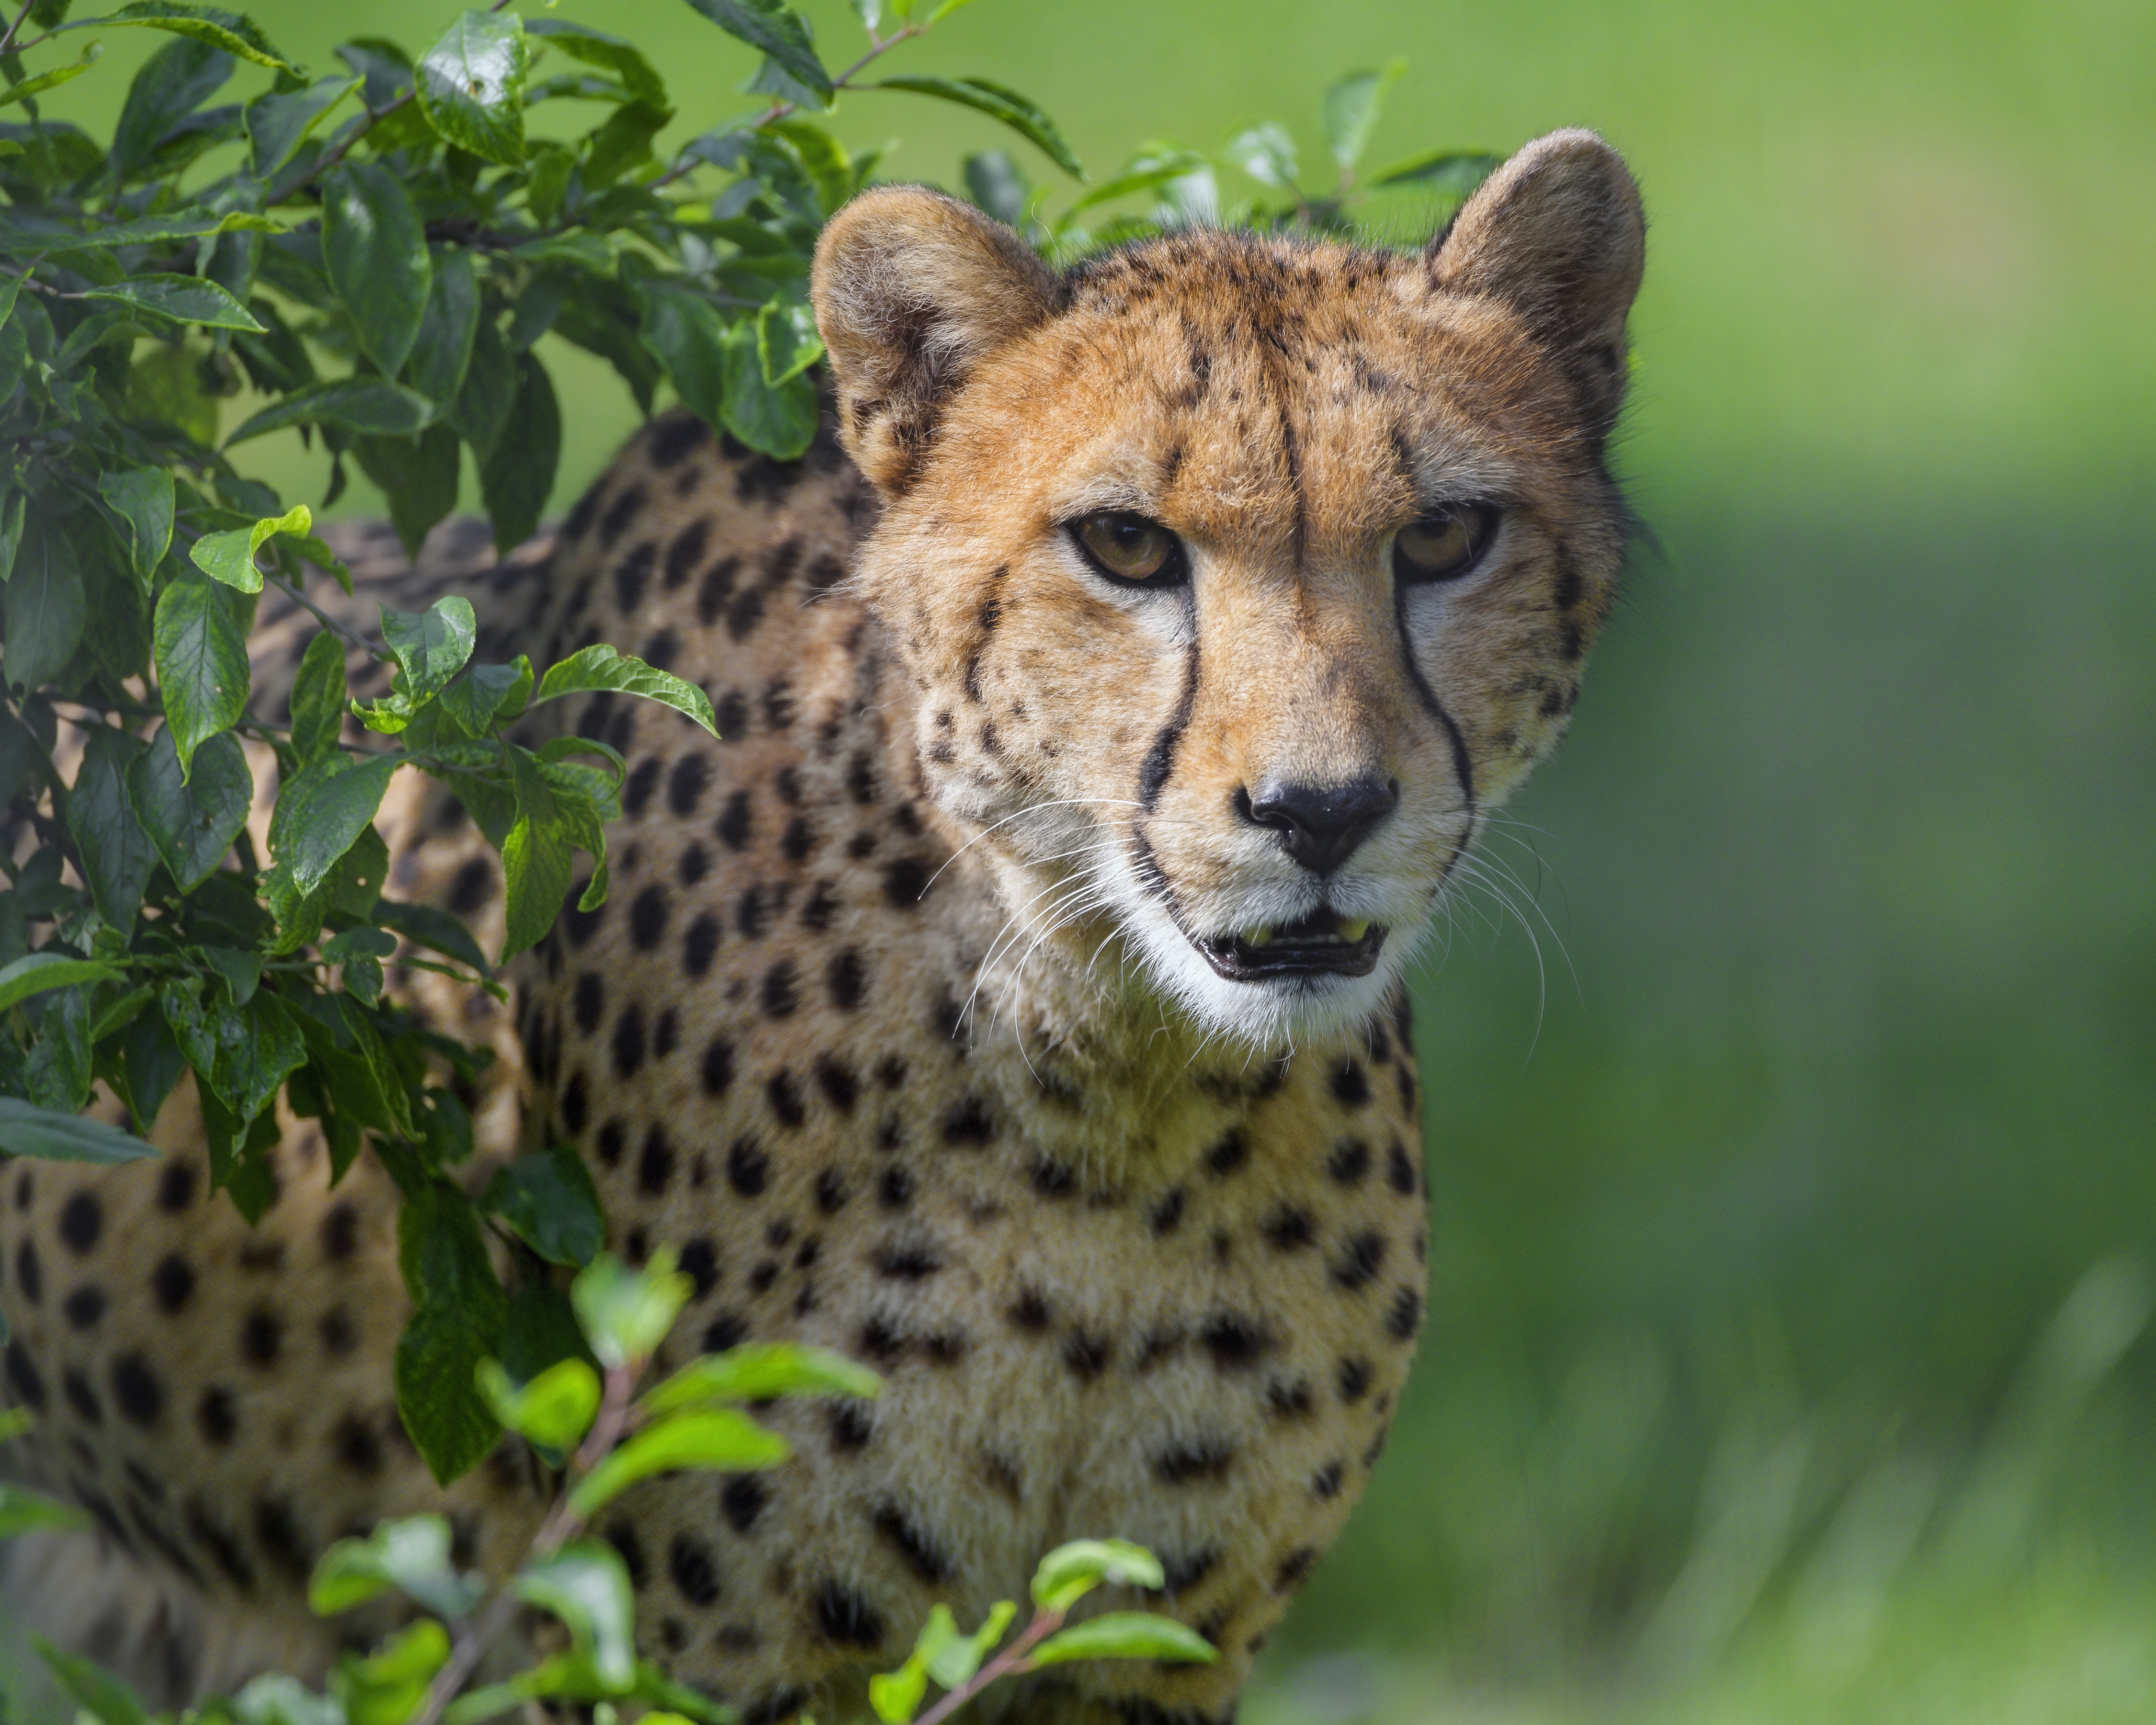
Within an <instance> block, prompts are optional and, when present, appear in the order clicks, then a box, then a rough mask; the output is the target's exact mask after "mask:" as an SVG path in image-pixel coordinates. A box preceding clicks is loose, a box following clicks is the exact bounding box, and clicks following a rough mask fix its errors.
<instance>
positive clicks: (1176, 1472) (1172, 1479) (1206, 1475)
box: [1152, 1438, 1235, 1486]
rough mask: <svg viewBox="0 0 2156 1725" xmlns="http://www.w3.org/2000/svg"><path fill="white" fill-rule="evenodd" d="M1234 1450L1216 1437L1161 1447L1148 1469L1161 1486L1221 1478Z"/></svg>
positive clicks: (1225, 1472) (1182, 1484)
mask: <svg viewBox="0 0 2156 1725" xmlns="http://www.w3.org/2000/svg"><path fill="white" fill-rule="evenodd" d="M1234 1465H1235V1451H1234V1450H1231V1449H1229V1447H1228V1446H1227V1445H1225V1444H1224V1443H1222V1442H1221V1441H1220V1440H1218V1439H1217V1438H1215V1439H1208V1440H1204V1441H1201V1442H1199V1443H1195V1444H1185V1445H1178V1447H1176V1448H1174V1449H1173V1450H1163V1451H1162V1452H1161V1453H1160V1454H1159V1455H1156V1456H1155V1457H1153V1463H1152V1471H1153V1473H1154V1475H1155V1476H1157V1477H1158V1479H1159V1481H1161V1483H1162V1484H1163V1485H1166V1486H1187V1485H1188V1484H1190V1483H1191V1481H1193V1480H1224V1479H1225V1478H1227V1476H1228V1470H1229V1468H1230V1467H1231V1466H1234Z"/></svg>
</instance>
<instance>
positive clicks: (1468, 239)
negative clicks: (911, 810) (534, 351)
mask: <svg viewBox="0 0 2156 1725" xmlns="http://www.w3.org/2000/svg"><path fill="white" fill-rule="evenodd" d="M1641 238H1642V226H1641V221H1640V210H1639V203H1638V198H1637V195H1636V193H1635V191H1634V189H1633V187H1632V183H1631V181H1630V177H1629V176H1628V175H1627V174H1626V172H1625V169H1624V167H1623V165H1622V164H1621V162H1619V160H1618V159H1617V157H1615V155H1614V152H1612V151H1610V150H1609V147H1608V146H1606V145H1604V144H1603V143H1602V142H1601V141H1600V140H1599V139H1597V138H1595V137H1594V136H1592V135H1591V134H1588V133H1584V132H1570V133H1558V134H1556V135H1554V136H1551V137H1548V138H1545V139H1543V140H1542V141H1539V142H1538V143H1537V144H1534V145H1532V146H1529V147H1528V148H1527V149H1526V150H1525V151H1522V152H1521V154H1520V155H1519V156H1517V157H1515V158H1514V159H1513V160H1512V162H1510V163H1508V164H1507V167H1505V168H1503V169H1502V170H1501V171H1500V172H1498V173H1497V174H1496V176H1494V177H1492V178H1491V181H1490V182H1488V183H1487V184H1486V185H1485V187H1483V188H1482V190H1481V192H1479V193H1477V194H1476V197H1475V198H1473V199H1472V200H1471V202H1470V203H1469V204H1468V206H1467V207H1466V209H1465V210H1464V211H1463V212H1462V213H1461V214H1460V218H1459V220H1458V221H1457V222H1455V224H1454V225H1453V228H1451V230H1450V234H1448V235H1447V236H1445V237H1444V238H1442V239H1440V241H1439V242H1438V243H1437V244H1435V245H1434V246H1433V247H1432V248H1431V249H1430V250H1428V251H1426V252H1424V253H1423V254H1419V255H1400V254H1384V253H1378V252H1371V251H1363V250H1356V249H1349V248H1346V247H1341V246H1334V245H1320V244H1306V243H1301V242H1295V241H1290V240H1286V239H1272V238H1265V237H1259V236H1251V235H1235V234H1220V233H1214V232H1202V231H1192V232H1188V233H1184V234H1177V235H1173V236H1170V237H1168V238H1165V239H1158V240H1154V241H1151V242H1147V243H1146V244H1141V245H1138V246H1135V247H1133V248H1132V249H1128V250H1125V251H1122V252H1118V253H1113V254H1109V255H1107V256H1106V257H1105V258H1102V259H1098V260H1096V261H1093V262H1091V263H1089V264H1085V265H1083V266H1081V267H1080V268H1079V269H1078V270H1075V271H1074V272H1073V273H1072V274H1070V275H1068V276H1067V277H1065V278H1064V279H1062V280H1055V279H1053V278H1051V277H1050V275H1048V274H1047V273H1046V272H1045V270H1043V269H1042V268H1041V266H1040V265H1039V264H1038V263H1037V262H1035V261H1034V259H1033V257H1032V255H1031V254H1030V253H1029V252H1028V251H1027V250H1026V249H1024V246H1023V245H1022V244H1020V243H1019V240H1018V239H1016V237H1015V236H1014V235H1013V234H1009V232H1008V231H1007V230H1004V229H1002V228H998V227H997V226H996V225H995V224H993V223H990V222H988V220H987V219H986V218H983V217H981V216H979V215H978V214H977V213H974V212H973V211H972V210H971V209H970V208H968V207H966V206H964V205H962V204H959V203H955V202H953V201H952V200H950V199H947V198H942V197H939V196H937V195H936V194H933V193H927V192H924V191H920V190H916V189H911V188H888V189H884V190H880V191H877V192H875V193H870V194H867V195H865V196H864V197H863V198H860V199H857V200H856V201H855V203H853V204H852V205H850V206H849V208H847V209H846V210H844V212H842V213H840V215H839V217H838V218H836V219H835V220H834V222H833V223H832V224H831V226H830V227H829V229H828V230H827V231H826V234H825V236H824V241H823V244H822V245H821V247H820V248H819V253H818V258H817V264H816V277H815V284H814V291H815V299H816V307H817V314H818V317H819V321H820V323H821V325H822V327H823V331H824V339H825V341H826V342H827V344H828V345H829V352H830V356H831V363H832V368H833V372H834V376H835V377H836V380H837V382H838V386H839V403H840V413H841V425H842V431H843V434H844V437H845V438H846V439H847V444H848V448H849V449H850V452H851V453H852V454H853V455H854V457H855V459H856V461H858V462H859V463H860V465H861V466H862V468H863V469H864V470H865V471H866V472H867V474H868V475H869V476H870V479H872V480H874V481H875V484H876V485H877V486H878V488H879V489H880V491H881V492H882V493H883V495H884V498H885V511H884V513H883V516H882V517H881V520H880V523H879V525H878V526H877V528H876V530H875V532H874V533H873V534H872V535H871V536H870V539H869V541H868V542H867V543H866V544H865V546H864V547H863V550H862V552H861V556H860V564H859V570H858V574H857V578H856V579H857V585H858V587H859V589H860V591H861V593H863V594H864V596H865V598H866V599H867V600H868V602H869V603H870V605H871V607H872V608H875V610H876V612H877V613H878V614H879V615H880V617H881V618H882V619H883V620H884V622H885V624H886V625H887V627H888V628H889V629H890V632H891V635H892V636H893V638H894V639H895V640H896V643H897V647H898V650H899V652H900V654H901V657H902V658H903V660H904V661H905V665H906V670H907V673H908V675H909V676H910V678H911V683H912V685H913V689H914V692H915V696H916V731H917V735H916V740H917V743H918V747H919V751H920V756H921V763H922V768H923V772H924V775H925V778H926V780H927V784H928V786H929V788H930V790H931V793H932V795H933V796H934V798H936V800H937V803H938V804H939V805H940V806H941V807H942V809H944V810H945V811H946V812H947V814H949V815H951V816H952V817H953V818H954V819H955V820H956V821H957V823H958V824H960V825H961V826H962V828H964V829H967V830H968V834H969V837H970V839H971V840H972V844H973V848H975V849H976V850H978V851H979V853H980V854H982V855H984V856H985V857H986V858H987V859H988V860H989V862H990V863H991V865H993V867H994V869H995V870H997V873H998V880H999V885H1000V886H1001V889H1002V891H1003V894H1004V901H1005V908H1006V909H1007V910H1008V911H1009V914H1010V923H1009V927H1008V929H1007V931H1006V941H1007V942H1008V943H1009V945H1010V947H1011V948H1012V950H1013V951H1014V952H1019V951H1030V950H1033V949H1034V948H1035V947H1039V946H1040V945H1042V944H1043V943H1046V944H1047V945H1048V946H1049V947H1050V949H1051V950H1060V951H1065V952H1075V953H1077V954H1078V955H1079V956H1080V957H1082V958H1085V959H1086V960H1087V961H1088V963H1090V965H1091V969H1092V971H1093V972H1094V973H1096V974H1099V975H1101V976H1102V977H1103V978H1104V979H1105V980H1104V986H1111V987H1112V986H1119V985H1122V984H1124V983H1129V985H1132V986H1136V987H1139V988H1146V989H1150V990H1152V991H1153V992H1154V993H1158V994H1162V995H1164V996H1166V997H1168V998H1170V999H1173V1000H1175V1001H1177V1002H1179V1003H1180V1004H1181V1005H1182V1006H1183V1008H1184V1009H1186V1010H1187V1012H1188V1014H1189V1015H1190V1016H1191V1018H1192V1019H1194V1020H1195V1021H1196V1023H1197V1024H1199V1026H1200V1027H1202V1028H1203V1029H1205V1030H1207V1031H1209V1032H1214V1033H1219V1034H1229V1035H1232V1036H1235V1037H1236V1038H1238V1039H1240V1040H1245V1041H1246V1042H1248V1043H1249V1044H1250V1045H1253V1046H1256V1047H1264V1048H1278V1047H1280V1046H1281V1045H1284V1044H1287V1043H1291V1042H1295V1041H1298V1040H1306V1039H1310V1038H1313V1037H1323V1036H1328V1035H1331V1034H1337V1033H1338V1032H1339V1031H1341V1030H1342V1029H1347V1028H1348V1027H1350V1026H1352V1025H1353V1024H1358V1023H1360V1022H1361V1021H1362V1020H1363V1019H1365V1018H1367V1017H1368V1015H1370V1014H1373V1013H1374V1012H1375V1011H1377V1010H1378V1009H1379V1008H1380V1007H1381V1005H1382V1004H1383V1003H1384V1002H1385V1001H1386V1000H1387V999H1389V997H1390V995H1391V993H1392V992H1393V988H1394V983H1395V981H1396V979H1397V978H1399V973H1400V972H1401V970H1402V968H1403V967H1404V966H1405V965H1406V964H1407V963H1409V960H1410V959H1411V957H1412V956H1413V954H1414V951H1415V949H1416V947H1418V945H1419V943H1420V942H1421V941H1422V940H1423V939H1424V937H1426V935H1427V933H1428V932H1429V930H1430V927H1431V922H1432V918H1433V914H1434V912H1435V911H1436V910H1437V908H1438V906H1439V905H1440V901H1441V899H1442V897H1443V896H1444V894H1445V891H1447V889H1448V886H1450V885H1451V884H1453V883H1454V882H1455V881H1456V880H1458V878H1459V877H1460V872H1461V870H1462V860H1463V858H1464V857H1466V855H1467V853H1468V852H1469V850H1470V849H1471V846H1472V845H1473V843H1474V841H1475V839H1476V836H1477V834H1478V833H1479V832H1480V831H1481V825H1482V824H1483V822H1484V821H1485V820H1486V818H1487V817H1488V815H1489V814H1490V812H1491V810H1492V809H1495V808H1496V806H1498V805H1499V804H1500V803H1501V802H1502V801H1503V800H1504V799H1505V798H1506V797H1507V795H1509V794H1510V793H1511V792H1512V789H1513V788H1515V787H1516V786H1517V784H1518V783H1520V782H1521V780H1522V778H1523V777H1524V776H1525V774H1526V773H1527V770H1528V769H1529V768H1530V767H1531V766H1532V764H1533V762H1535V760H1537V758H1538V757H1540V756H1541V755H1542V754H1543V753H1544V752H1547V751H1548V749H1549V747H1551V746H1552V745H1553V743H1554V742H1556V740H1557V738H1558V735H1559V733H1560V732H1562V730H1563V726H1564V723H1565V721H1566V718H1567V716H1568V714H1569V713H1570V711H1571V709H1572V705H1573V699H1574V696H1575V694H1576V691H1577V689H1578V679H1579V675H1580V670H1581V667H1582V662H1583V660H1584V655H1585V653H1586V650H1587V648H1588V646H1589V644H1590V643H1591V641H1592V639H1593V638H1594V634H1595V632H1596V630H1597V629H1598V627H1599V624H1600V623H1601V621H1602V619H1603V618H1604V615H1605V614H1606V613H1607V610H1608V608H1609V602H1610V597H1611V593H1612V589H1613V587H1614V582H1615V579H1616V576H1617V572H1618V567H1619V564H1620V562H1621V559H1622V556H1623V551H1624V543H1625V513H1624V510H1623V506H1622V503H1621V500H1620V497H1619V495H1618V494H1617V491H1616V489H1615V486H1614V484H1613V482H1612V481H1611V480H1610V478H1609V474H1608V471H1607V470H1606V468H1605V467H1604V462H1603V449H1604V442H1605V440H1606V437H1607V434H1608V432H1609V428H1610V425H1611V424H1612V422H1613V421H1614V418H1615V415H1616V413H1617V410H1618V408H1619V406H1620V400H1621V394H1622V388H1623V376H1624V366H1623V358H1622V355H1623V341H1624V326H1625V316H1626V312H1627V311H1628V309H1629V307H1630V302H1631V300H1632V296H1633V294H1634V292H1635V290H1636V288H1637V285H1638V282H1639V277H1640V262H1641ZM1111 948H1115V949H1116V951H1115V952H1114V956H1113V957H1110V956H1109V954H1110V951H1111ZM1133 961H1134V962H1133Z"/></svg>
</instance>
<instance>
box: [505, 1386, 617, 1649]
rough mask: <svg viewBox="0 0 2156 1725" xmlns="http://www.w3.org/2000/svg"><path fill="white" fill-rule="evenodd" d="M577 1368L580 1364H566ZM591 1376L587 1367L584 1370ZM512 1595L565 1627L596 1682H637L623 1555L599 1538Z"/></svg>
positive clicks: (525, 1572)
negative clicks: (548, 1614)
mask: <svg viewBox="0 0 2156 1725" xmlns="http://www.w3.org/2000/svg"><path fill="white" fill-rule="evenodd" d="M568 1363H569V1364H572V1365H578V1364H581V1363H582V1362H580V1361H574V1360H572V1361H570V1362H568ZM585 1373H586V1375H587V1376H589V1375H590V1369H589V1368H588V1367H587V1368H585ZM509 1585H510V1591H511V1592H512V1593H514V1594H516V1597H517V1598H518V1599H522V1600H524V1601H525V1602H526V1604H532V1605H536V1606H539V1607H540V1608H541V1609H543V1610H547V1611H551V1612H552V1613H553V1614H554V1615H556V1616H557V1617H558V1618H560V1619H561V1620H562V1622H563V1623H565V1624H566V1625H568V1629H569V1634H570V1637H571V1639H572V1641H573V1642H574V1643H575V1645H576V1647H577V1651H580V1652H583V1653H584V1654H585V1655H586V1656H588V1657H589V1659H590V1660H591V1661H592V1668H593V1671H594V1673H595V1674H596V1675H597V1676H598V1680H599V1681H600V1682H601V1683H602V1684H603V1685H604V1686H606V1687H608V1689H611V1690H614V1691H622V1690H626V1689H628V1688H629V1686H630V1685H631V1684H633V1683H634V1681H636V1644H635V1628H634V1626H635V1619H636V1596H635V1592H634V1589H632V1588H631V1587H630V1586H629V1571H628V1568H626V1567H625V1566H624V1564H623V1563H622V1560H621V1553H619V1552H618V1551H616V1550H615V1549H614V1548H613V1547H612V1546H611V1545H608V1543H606V1542H605V1541H603V1540H599V1539H575V1540H572V1541H570V1542H569V1543H568V1544H567V1545H565V1546H563V1547H562V1548H561V1550H559V1551H558V1552H557V1553H554V1555H553V1556H552V1557H551V1558H547V1559H546V1560H545V1561H544V1562H542V1563H534V1564H531V1565H530V1566H529V1567H527V1568H524V1569H522V1570H521V1571H519V1572H518V1574H517V1575H516V1579H514V1580H512V1581H511V1583H510V1584H509Z"/></svg>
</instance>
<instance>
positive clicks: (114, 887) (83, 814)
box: [67, 725, 157, 940]
mask: <svg viewBox="0 0 2156 1725" xmlns="http://www.w3.org/2000/svg"><path fill="white" fill-rule="evenodd" d="M141 752H142V745H141V743H139V742H136V740H135V739H134V738H133V737H130V736H128V735H127V734H126V732H123V731H115V730H113V729H112V728H111V727H110V726H106V725H100V726H95V728H94V729H92V731H91V732H90V738H89V741H88V742H86V743H85V745H84V747H83V752H82V766H81V768H80V769H79V770H78V771H77V773H76V774H75V781H74V789H72V790H70V791H69V793H68V799H67V818H68V829H69V832H71V833H72V834H74V843H75V850H77V852H78V853H79V854H80V856H81V859H82V871H83V873H84V875H85V876H87V877H88V880H89V883H90V896H91V897H92V898H93V899H94V900H95V901H96V904H97V913H98V915H99V916H102V917H104V918H105V921H106V922H109V923H110V924H111V925H112V927H114V928H115V929H117V930H118V931H119V932H120V937H121V939H122V940H126V939H128V938H130V937H131V936H132V935H133V933H134V932H135V917H136V912H137V911H140V910H141V907H142V891H143V889H144V888H145V887H146V886H148V885H149V884H150V871H151V870H152V869H154V868H155V867H157V847H156V846H155V845H151V842H150V835H149V834H147V833H146V832H144V831H143V830H142V824H141V821H139V820H137V819H136V818H135V810H134V808H133V806H132V805H131V803H129V802H128V800H127V773H128V769H129V768H131V766H133V765H134V762H135V758H136V756H138V755H140V754H141Z"/></svg>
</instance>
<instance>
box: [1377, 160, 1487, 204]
mask: <svg viewBox="0 0 2156 1725" xmlns="http://www.w3.org/2000/svg"><path fill="white" fill-rule="evenodd" d="M1503 163H1504V157H1501V156H1492V155H1491V154H1489V153H1488V152H1487V151H1477V150H1432V151H1429V152H1427V153H1426V154H1424V155H1421V156H1412V157H1409V158H1408V159H1407V160H1406V161H1405V162H1394V164H1393V165H1392V166H1391V167H1387V168H1380V169H1379V170H1378V172H1376V173H1373V174H1372V175H1371V176H1370V177H1369V180H1368V182H1367V183H1368V186H1369V187H1370V189H1371V190H1372V191H1373V192H1375V191H1378V190H1379V189H1381V188H1383V187H1391V186H1414V187H1419V188H1420V189H1422V190H1424V191H1428V192H1435V193H1439V194H1440V196H1443V197H1447V198H1466V197H1467V196H1469V195H1470V194H1471V193H1472V192H1473V191H1474V190H1475V188H1476V187H1477V186H1479V185H1481V183H1482V182H1483V181H1485V180H1486V179H1487V178H1489V177H1490V176H1491V174H1493V173H1495V172H1496V171H1497V169H1498V168H1499V167H1501V166H1502V165H1503Z"/></svg>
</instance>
